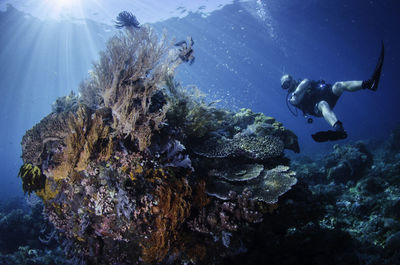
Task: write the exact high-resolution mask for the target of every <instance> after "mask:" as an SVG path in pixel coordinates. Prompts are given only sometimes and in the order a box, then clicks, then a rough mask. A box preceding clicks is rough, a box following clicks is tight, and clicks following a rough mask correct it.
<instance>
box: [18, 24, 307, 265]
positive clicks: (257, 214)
mask: <svg viewBox="0 0 400 265" xmlns="http://www.w3.org/2000/svg"><path fill="white" fill-rule="evenodd" d="M171 47H173V46H172V45H171V44H169V43H168V41H167V40H166V38H165V37H161V38H158V37H157V35H156V34H155V33H154V32H153V30H152V29H151V28H149V27H147V26H141V27H139V28H137V29H132V28H131V29H130V30H127V31H126V32H122V33H120V34H119V35H117V36H115V37H113V38H112V39H111V40H110V41H109V42H108V44H107V50H106V51H105V52H103V53H101V55H100V61H99V62H98V63H96V64H95V65H94V70H93V71H92V72H91V73H90V78H89V79H88V80H86V81H85V82H83V83H82V84H81V87H80V89H81V96H80V97H78V96H76V95H74V94H70V95H69V96H67V97H62V98H60V99H58V100H57V101H56V103H55V104H54V105H53V112H52V113H51V114H49V115H48V116H47V117H45V118H44V119H43V120H42V121H41V122H40V123H39V124H38V125H36V126H35V127H34V128H32V129H31V130H29V131H28V132H27V133H26V135H25V136H24V138H23V141H22V147H23V148H22V151H23V155H22V158H23V161H24V165H23V166H22V167H21V172H20V176H21V178H22V180H23V188H24V190H26V191H27V192H29V193H30V192H36V195H37V196H38V197H39V198H41V199H42V201H43V203H44V213H45V216H46V217H47V219H48V220H49V221H50V222H51V223H52V224H53V225H54V227H55V229H56V231H57V234H58V235H59V240H60V241H61V242H62V245H63V247H64V250H65V253H66V255H67V256H68V257H69V258H71V263H74V264H85V263H87V264H142V263H146V264H152V263H166V262H167V263H170V264H171V263H174V262H175V263H185V262H189V261H190V262H192V263H193V262H195V261H196V262H197V263H205V262H212V263H221V262H222V258H223V257H227V256H232V255H237V253H238V251H239V252H241V251H242V249H243V248H244V246H242V245H243V243H242V241H243V240H244V239H243V238H245V237H246V236H245V235H246V232H249V233H250V231H251V230H252V229H254V227H255V226H257V225H259V223H260V222H262V221H263V219H264V216H265V215H266V214H268V213H269V212H270V211H271V210H272V209H274V208H276V203H277V201H278V198H279V197H280V196H281V195H283V194H285V193H286V192H287V191H288V190H290V189H291V187H292V186H293V185H295V184H296V181H297V179H296V177H295V173H294V172H293V171H292V170H290V168H289V166H288V162H289V160H288V159H287V158H285V157H284V149H291V150H293V151H295V152H298V151H299V146H298V143H297V137H296V136H295V135H294V134H293V133H292V132H291V131H289V130H287V129H286V128H284V127H283V126H282V124H281V123H279V122H277V121H276V120H275V119H273V118H270V117H266V116H265V115H264V114H261V113H257V114H256V113H253V112H252V111H250V110H248V109H242V110H240V111H238V112H233V111H227V110H222V109H219V108H216V107H214V106H213V105H212V104H206V103H205V101H203V100H201V99H199V98H197V97H195V96H194V94H191V93H188V92H187V90H185V89H183V88H182V87H181V86H180V85H179V84H178V83H177V82H175V81H174V79H173V72H174V69H175V68H176V67H177V66H178V65H179V64H180V63H182V60H177V58H176V55H177V53H176V51H174V50H173V48H171ZM174 56H175V57H174ZM199 235H201V237H202V238H203V239H205V240H204V241H203V242H200V241H197V239H196V238H197V237H198V236H199ZM216 250H218V251H216ZM199 252H200V253H202V254H201V255H199V254H198V253H199Z"/></svg>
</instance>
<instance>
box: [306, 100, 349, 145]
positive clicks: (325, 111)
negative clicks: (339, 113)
mask: <svg viewBox="0 0 400 265" xmlns="http://www.w3.org/2000/svg"><path fill="white" fill-rule="evenodd" d="M317 108H318V110H319V111H320V112H321V113H322V116H324V118H325V120H326V121H327V122H328V123H329V124H330V125H331V126H332V127H333V128H334V131H331V130H328V131H321V132H317V133H315V134H312V135H311V137H312V138H313V139H314V141H316V142H326V141H337V140H343V139H346V138H347V133H346V131H345V130H344V128H343V125H342V122H341V121H339V120H338V119H337V118H336V115H335V113H333V111H332V109H331V108H330V106H329V104H328V103H327V102H326V101H320V102H319V103H318V104H317Z"/></svg>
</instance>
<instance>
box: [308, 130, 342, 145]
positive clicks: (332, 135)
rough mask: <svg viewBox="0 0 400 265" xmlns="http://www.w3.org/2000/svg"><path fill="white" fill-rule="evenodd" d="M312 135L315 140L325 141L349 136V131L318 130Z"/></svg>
mask: <svg viewBox="0 0 400 265" xmlns="http://www.w3.org/2000/svg"><path fill="white" fill-rule="evenodd" d="M311 137H312V138H313V139H314V141H316V142H319V143H323V142H327V141H337V140H343V139H346V138H347V132H346V131H331V130H329V131H322V132H317V133H315V134H313V135H311Z"/></svg>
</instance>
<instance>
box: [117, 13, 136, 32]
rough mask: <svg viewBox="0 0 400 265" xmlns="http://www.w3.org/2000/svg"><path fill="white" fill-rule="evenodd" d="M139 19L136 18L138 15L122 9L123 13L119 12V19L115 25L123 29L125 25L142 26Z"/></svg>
mask: <svg viewBox="0 0 400 265" xmlns="http://www.w3.org/2000/svg"><path fill="white" fill-rule="evenodd" d="M139 24H140V23H139V21H138V20H137V19H136V17H135V16H134V15H133V14H132V13H131V12H128V11H122V12H121V13H119V14H118V16H117V21H116V22H115V27H116V28H117V29H121V28H123V27H127V28H128V27H134V28H137V29H138V28H140V26H139Z"/></svg>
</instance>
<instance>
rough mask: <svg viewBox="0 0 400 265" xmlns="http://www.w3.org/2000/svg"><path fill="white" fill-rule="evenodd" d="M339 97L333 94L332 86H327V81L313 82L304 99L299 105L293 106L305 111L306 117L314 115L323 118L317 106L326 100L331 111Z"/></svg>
mask: <svg viewBox="0 0 400 265" xmlns="http://www.w3.org/2000/svg"><path fill="white" fill-rule="evenodd" d="M338 99H339V97H338V96H336V95H335V94H333V92H332V85H331V84H326V83H325V81H323V80H321V81H311V87H310V88H309V89H308V90H307V91H306V92H305V94H304V97H303V98H302V100H301V101H300V102H299V104H297V105H293V106H295V107H297V108H299V109H301V110H302V111H303V113H304V114H305V115H307V114H308V115H313V116H317V117H321V116H322V113H321V111H319V109H318V106H317V104H318V103H319V102H320V101H322V100H325V101H326V102H327V103H328V104H329V106H330V107H331V109H333V107H335V105H336V102H337V100H338Z"/></svg>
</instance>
